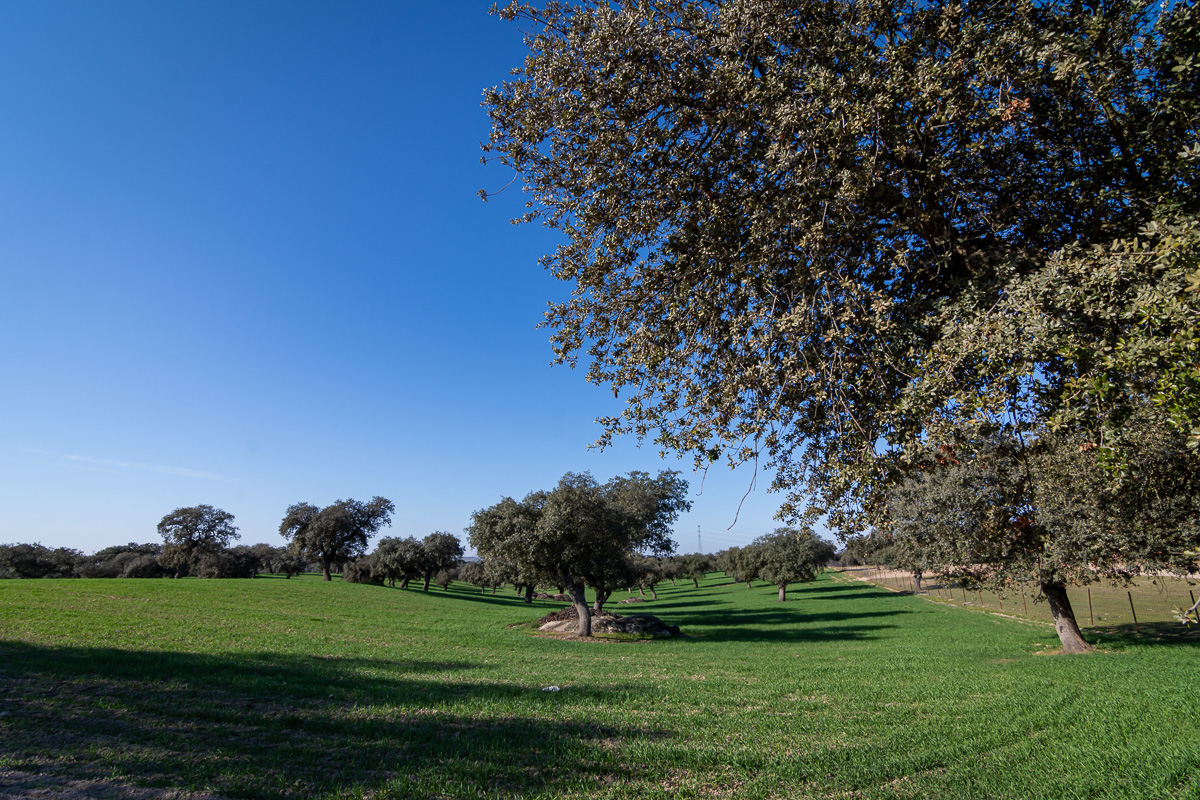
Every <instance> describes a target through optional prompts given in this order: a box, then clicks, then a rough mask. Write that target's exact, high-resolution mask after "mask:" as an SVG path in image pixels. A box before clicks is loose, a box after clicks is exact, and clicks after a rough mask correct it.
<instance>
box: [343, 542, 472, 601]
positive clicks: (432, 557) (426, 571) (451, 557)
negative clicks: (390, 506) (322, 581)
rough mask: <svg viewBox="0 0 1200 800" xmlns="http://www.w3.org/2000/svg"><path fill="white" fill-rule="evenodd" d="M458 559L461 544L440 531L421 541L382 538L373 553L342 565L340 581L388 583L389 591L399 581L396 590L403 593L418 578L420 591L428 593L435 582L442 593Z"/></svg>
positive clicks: (457, 565)
mask: <svg viewBox="0 0 1200 800" xmlns="http://www.w3.org/2000/svg"><path fill="white" fill-rule="evenodd" d="M462 558H463V547H462V542H460V541H459V540H458V537H456V536H453V535H451V534H449V533H445V532H444V531H434V532H433V533H431V534H429V535H428V536H426V537H425V538H424V539H417V538H416V537H413V536H409V537H408V538H406V539H400V538H397V537H394V536H385V537H384V538H382V539H380V540H379V543H378V544H377V545H376V546H375V550H374V552H372V553H370V554H369V555H365V556H360V557H358V558H357V559H355V560H353V561H348V562H346V564H345V565H343V567H342V580H346V581H350V582H352V583H374V584H378V585H381V586H382V585H383V584H384V583H388V584H390V585H391V586H393V587H394V586H395V585H396V581H400V588H402V589H404V588H407V587H408V584H409V582H410V581H412V580H414V579H417V578H420V579H421V580H422V581H423V584H422V587H421V588H422V589H424V590H425V591H429V584H430V582H431V581H434V580H435V579H436V580H437V583H438V585H439V586H441V587H442V588H443V589H444V588H446V586H447V585H449V583H450V581H451V580H453V579H454V578H456V577H457V575H458V573H457V569H458V567H459V565H460V564H461V563H462Z"/></svg>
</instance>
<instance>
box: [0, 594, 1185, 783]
mask: <svg viewBox="0 0 1200 800" xmlns="http://www.w3.org/2000/svg"><path fill="white" fill-rule="evenodd" d="M624 596H625V595H624V594H623V593H618V595H616V596H614V598H613V599H614V600H618V599H621V598H622V597H624ZM659 597H660V599H659V600H658V601H657V602H653V601H652V602H647V603H644V604H637V605H632V606H614V608H615V609H617V610H629V611H631V612H632V611H636V612H639V613H641V612H645V613H653V614H657V615H658V616H660V617H662V618H663V619H664V620H666V621H667V622H671V623H675V624H678V625H680V626H682V628H683V630H684V632H685V633H687V634H689V635H690V638H680V639H671V640H661V641H651V642H639V643H634V642H622V641H590V642H582V641H569V640H561V639H553V638H549V637H543V636H538V635H533V634H532V633H531V631H530V628H529V626H528V623H529V622H530V621H531V620H533V619H535V618H536V617H538V616H541V615H542V614H545V613H547V611H549V610H553V609H557V608H559V607H561V604H557V603H550V602H538V603H535V604H534V607H532V608H531V607H530V606H527V605H524V604H523V603H522V602H521V601H520V600H519V599H518V598H515V597H513V596H512V595H511V594H505V593H503V592H501V593H500V594H497V595H495V596H492V595H490V594H489V595H481V594H479V593H478V591H477V590H475V589H472V588H470V587H467V586H465V585H456V586H454V587H452V588H451V590H450V591H448V592H443V591H441V590H438V589H433V590H431V591H430V592H429V593H428V594H424V593H422V592H421V591H419V590H412V589H409V590H398V589H386V588H380V587H373V586H362V585H352V584H342V583H340V582H337V581H335V582H333V583H328V584H326V583H322V582H321V581H319V580H314V579H313V577H311V576H302V577H298V578H293V579H291V580H284V579H280V578H266V579H260V580H254V581H202V580H182V581H170V580H162V581H155V580H123V581H122V580H112V581H105V580H90V581H82V580H79V581H3V582H0V714H3V715H4V716H2V717H0V793H2V789H3V788H4V787H5V786H6V784H7V788H8V789H9V790H12V789H13V788H14V787H15V788H17V789H20V788H21V787H24V788H25V789H31V788H33V787H43V788H45V787H50V788H51V790H54V787H55V786H58V787H60V788H61V787H63V786H67V784H66V783H65V781H68V780H74V781H80V780H82V781H91V782H93V783H91V784H89V785H90V786H91V787H92V791H93V792H95V793H97V794H98V793H100V792H101V791H102V790H104V789H106V788H108V789H113V790H114V791H115V790H116V788H119V787H125V786H127V785H130V784H133V785H140V786H148V787H159V788H163V789H171V788H181V789H184V790H187V791H191V792H197V793H200V792H209V793H213V794H217V795H221V796H226V797H372V798H407V797H453V798H458V797H472V798H474V797H478V798H485V797H486V798H494V797H546V798H553V797H572V796H577V797H601V798H635V797H636V798H643V797H645V798H655V797H664V798H665V797H673V798H676V797H677V798H686V797H735V796H736V797H738V798H743V797H745V798H759V797H763V798H765V797H771V798H803V797H846V798H910V797H911V798H927V797H936V798H987V800H994V799H995V798H1056V799H1057V798H1095V797H1104V798H1116V797H1128V798H1167V797H1178V798H1184V797H1198V796H1200V730H1198V727H1200V688H1198V687H1200V666H1198V663H1197V655H1198V652H1197V645H1195V644H1194V643H1190V642H1186V641H1184V642H1155V641H1147V640H1137V639H1122V638H1119V637H1116V636H1109V637H1106V638H1105V640H1104V645H1103V647H1102V649H1101V651H1100V652H1098V653H1096V654H1094V655H1089V656H1082V657H1070V658H1068V657H1046V656H1039V655H1038V653H1039V652H1043V651H1048V650H1051V649H1053V647H1054V646H1055V644H1056V640H1055V638H1054V633H1053V631H1052V630H1051V629H1050V628H1049V627H1048V626H1046V625H1040V624H1033V623H1029V622H1023V621H1017V620H1011V619H1006V618H1001V617H996V616H991V615H986V614H979V613H973V612H972V611H971V610H969V609H963V608H958V607H954V606H952V605H948V604H942V603H933V602H929V601H927V600H924V599H921V598H917V597H912V596H909V595H905V594H900V593H894V592H889V591H885V590H884V589H882V588H880V587H875V586H871V585H868V584H863V583H858V582H849V581H845V580H843V579H840V578H838V577H837V576H833V575H827V576H824V577H823V578H822V579H821V580H819V581H818V582H817V583H815V584H810V585H807V586H793V587H792V588H791V590H790V591H789V593H788V602H786V603H782V604H781V603H778V602H776V601H775V589H774V587H770V586H763V585H762V584H757V585H756V586H755V587H754V588H752V589H749V590H748V589H746V588H745V586H744V585H741V584H737V585H731V584H729V582H728V580H727V579H725V578H723V577H721V576H720V575H718V574H713V575H710V576H709V579H708V580H707V581H705V582H703V583H702V585H701V588H700V589H698V590H697V589H695V588H693V587H692V585H691V583H690V582H688V583H687V585H686V586H685V585H684V583H683V582H681V583H680V585H679V586H678V587H672V586H670V584H667V585H665V586H664V587H663V588H662V590H661V591H660V592H659ZM509 626H512V627H509ZM550 685H556V686H559V687H561V689H562V690H561V691H559V692H544V691H541V689H542V688H543V687H546V686H550ZM5 712H7V713H5ZM114 787H116V788H114ZM148 796H152V795H148Z"/></svg>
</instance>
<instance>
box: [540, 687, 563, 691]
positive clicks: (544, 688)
mask: <svg viewBox="0 0 1200 800" xmlns="http://www.w3.org/2000/svg"><path fill="white" fill-rule="evenodd" d="M542 691H543V692H557V691H560V690H559V688H558V687H557V686H543V687H542Z"/></svg>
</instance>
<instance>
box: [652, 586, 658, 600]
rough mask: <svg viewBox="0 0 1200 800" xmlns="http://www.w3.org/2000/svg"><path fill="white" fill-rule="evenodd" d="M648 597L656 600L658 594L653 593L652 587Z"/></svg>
mask: <svg viewBox="0 0 1200 800" xmlns="http://www.w3.org/2000/svg"><path fill="white" fill-rule="evenodd" d="M650 596H651V597H653V598H654V599H655V600H657V599H658V592H656V591H654V587H653V586H651V587H650Z"/></svg>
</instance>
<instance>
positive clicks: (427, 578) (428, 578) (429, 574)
mask: <svg viewBox="0 0 1200 800" xmlns="http://www.w3.org/2000/svg"><path fill="white" fill-rule="evenodd" d="M431 580H433V573H432V572H426V573H425V585H424V586H422V587H421V588H422V590H423V591H426V592H428V591H429V582H430V581H431Z"/></svg>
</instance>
